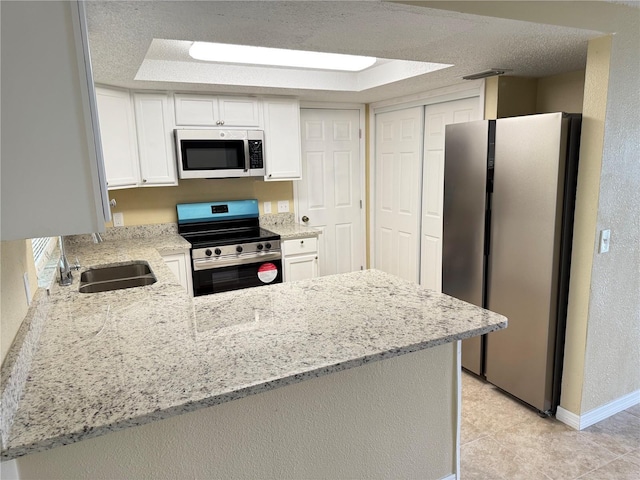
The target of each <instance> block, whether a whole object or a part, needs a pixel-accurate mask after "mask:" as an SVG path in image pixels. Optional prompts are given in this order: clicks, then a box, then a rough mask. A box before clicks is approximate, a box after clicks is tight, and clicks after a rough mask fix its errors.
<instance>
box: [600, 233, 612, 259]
mask: <svg viewBox="0 0 640 480" xmlns="http://www.w3.org/2000/svg"><path fill="white" fill-rule="evenodd" d="M610 240H611V230H609V229H606V230H600V248H599V252H600V253H607V252H608V251H609V242H610Z"/></svg>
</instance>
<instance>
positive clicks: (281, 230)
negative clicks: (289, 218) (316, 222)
mask: <svg viewBox="0 0 640 480" xmlns="http://www.w3.org/2000/svg"><path fill="white" fill-rule="evenodd" d="M266 228H267V229H268V230H271V231H272V232H273V233H277V234H279V235H280V238H281V240H283V241H286V240H293V239H296V238H311V237H317V236H318V235H319V234H320V233H321V232H320V230H318V229H317V228H313V227H305V226H304V225H300V224H299V223H291V224H287V225H269V226H268V227H266Z"/></svg>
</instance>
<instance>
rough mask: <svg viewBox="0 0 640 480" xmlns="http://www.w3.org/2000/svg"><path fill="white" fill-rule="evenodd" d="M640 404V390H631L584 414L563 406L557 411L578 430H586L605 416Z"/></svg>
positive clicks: (607, 416) (567, 422) (563, 419)
mask: <svg viewBox="0 0 640 480" xmlns="http://www.w3.org/2000/svg"><path fill="white" fill-rule="evenodd" d="M638 404H640V390H636V391H635V392H631V393H629V394H627V395H624V396H622V397H620V398H617V399H615V400H614V401H612V402H609V403H607V404H605V405H602V406H601V407H598V408H594V409H593V410H589V411H588V412H587V413H585V414H584V415H577V414H575V413H573V412H570V411H569V410H565V409H564V408H562V407H558V409H557V411H556V418H557V419H558V420H559V421H561V422H562V423H564V424H565V425H568V426H570V427H571V428H574V429H576V430H584V429H585V428H588V427H590V426H591V425H595V424H596V423H598V422H601V421H602V420H604V419H605V418H609V417H611V416H613V415H615V414H616V413H619V412H622V411H623V410H626V409H627V408H630V407H633V406H634V405H638Z"/></svg>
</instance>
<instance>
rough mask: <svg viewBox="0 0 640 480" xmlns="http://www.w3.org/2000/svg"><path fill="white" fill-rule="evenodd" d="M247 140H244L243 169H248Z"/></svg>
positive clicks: (246, 170)
mask: <svg viewBox="0 0 640 480" xmlns="http://www.w3.org/2000/svg"><path fill="white" fill-rule="evenodd" d="M249 162H250V159H249V140H245V141H244V171H245V172H248V171H249Z"/></svg>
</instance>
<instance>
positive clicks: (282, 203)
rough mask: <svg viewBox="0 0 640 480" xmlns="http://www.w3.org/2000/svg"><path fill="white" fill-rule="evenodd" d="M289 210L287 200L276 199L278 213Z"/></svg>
mask: <svg viewBox="0 0 640 480" xmlns="http://www.w3.org/2000/svg"><path fill="white" fill-rule="evenodd" d="M288 211H289V200H279V201H278V213H285V212H288Z"/></svg>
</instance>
